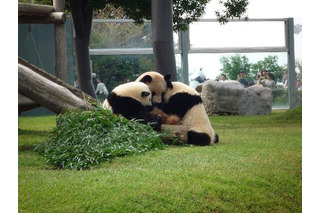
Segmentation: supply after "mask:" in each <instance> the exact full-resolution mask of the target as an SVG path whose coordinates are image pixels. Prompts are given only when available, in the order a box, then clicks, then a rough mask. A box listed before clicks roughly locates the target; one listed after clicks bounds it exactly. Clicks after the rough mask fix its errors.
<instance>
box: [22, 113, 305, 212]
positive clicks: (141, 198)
mask: <svg viewBox="0 0 320 213" xmlns="http://www.w3.org/2000/svg"><path fill="white" fill-rule="evenodd" d="M301 111H302V110H301V108H297V109H294V110H291V111H278V112H273V113H272V114H271V115H264V116H219V117H210V118H211V121H212V124H213V126H214V128H215V131H216V132H217V133H218V134H219V137H220V142H219V144H216V145H214V146H209V147H195V146H192V147H191V146H169V147H167V148H166V149H165V150H160V151H150V152H147V153H145V154H142V155H133V156H126V157H121V158H116V159H114V160H113V161H112V162H106V163H103V164H101V165H100V167H98V168H96V169H92V170H83V171H74V170H57V169H56V168H55V167H53V166H51V165H48V164H46V163H45V158H44V157H42V156H40V155H38V154H37V153H35V152H34V151H33V148H34V147H35V145H36V144H38V143H41V142H42V141H43V140H45V139H46V138H47V137H48V133H49V131H50V130H51V129H52V128H53V127H54V126H55V117H53V116H44V117H19V123H18V126H19V155H18V157H19V169H18V171H19V186H18V187H19V192H18V195H19V201H18V205H19V206H18V208H19V212H55V213H56V212H64V213H66V212H77V213H78V212H301V211H302V119H301V117H302V112H301Z"/></svg>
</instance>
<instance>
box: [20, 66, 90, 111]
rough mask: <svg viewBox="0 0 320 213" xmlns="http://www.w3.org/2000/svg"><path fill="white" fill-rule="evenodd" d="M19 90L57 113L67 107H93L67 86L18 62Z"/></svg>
mask: <svg viewBox="0 0 320 213" xmlns="http://www.w3.org/2000/svg"><path fill="white" fill-rule="evenodd" d="M18 91H19V93H20V94H22V95H24V96H26V97H27V98H29V99H31V100H33V101H35V102H37V103H39V104H41V105H42V106H43V107H46V108H48V109H49V110H51V111H53V112H55V113H57V114H60V113H62V112H64V111H65V110H67V109H79V110H88V109H91V108H92V106H91V104H89V103H88V102H87V101H84V100H82V99H81V98H79V97H78V96H76V95H74V94H73V93H72V92H70V91H69V90H68V89H67V88H65V87H63V86H60V85H58V84H56V83H54V82H52V81H50V80H48V79H47V78H45V77H43V76H41V75H39V74H38V73H36V72H34V71H33V70H32V69H30V68H28V67H26V66H24V65H22V64H18Z"/></svg>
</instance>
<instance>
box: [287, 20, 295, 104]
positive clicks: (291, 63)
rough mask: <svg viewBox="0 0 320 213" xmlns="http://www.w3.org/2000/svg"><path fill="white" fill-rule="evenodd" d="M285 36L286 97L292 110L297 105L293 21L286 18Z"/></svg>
mask: <svg viewBox="0 0 320 213" xmlns="http://www.w3.org/2000/svg"><path fill="white" fill-rule="evenodd" d="M286 30H287V33H286V36H287V44H286V45H287V47H288V57H287V58H288V97H289V108H290V109H292V108H294V107H296V105H297V91H296V88H295V84H296V71H295V56H294V20H293V18H288V19H287V21H286Z"/></svg>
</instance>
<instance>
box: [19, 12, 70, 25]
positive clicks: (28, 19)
mask: <svg viewBox="0 0 320 213" xmlns="http://www.w3.org/2000/svg"><path fill="white" fill-rule="evenodd" d="M65 22H66V14H65V13H64V12H52V13H49V14H48V15H45V16H43V15H19V16H18V23H19V24H64V23H65Z"/></svg>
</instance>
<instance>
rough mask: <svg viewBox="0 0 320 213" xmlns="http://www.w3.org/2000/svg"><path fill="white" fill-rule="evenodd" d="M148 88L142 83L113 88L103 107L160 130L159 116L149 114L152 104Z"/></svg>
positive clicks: (130, 83)
mask: <svg viewBox="0 0 320 213" xmlns="http://www.w3.org/2000/svg"><path fill="white" fill-rule="evenodd" d="M151 98H152V96H151V91H150V89H149V87H148V86H147V85H146V84H144V83H142V82H129V83H125V84H121V85H119V86H117V87H115V88H114V89H113V90H112V91H111V93H110V94H109V95H108V97H107V99H106V100H105V101H104V102H103V107H104V108H106V109H109V110H110V111H112V113H114V114H120V115H122V116H123V117H125V118H127V119H142V121H141V122H142V123H145V124H147V123H153V124H151V126H152V127H153V128H154V129H155V130H157V131H160V130H161V123H162V121H161V116H158V115H155V114H151V113H150V111H151V110H152V108H153V107H152V102H151Z"/></svg>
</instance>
